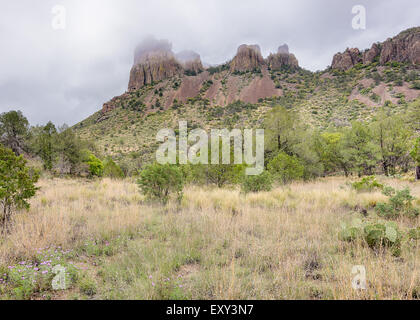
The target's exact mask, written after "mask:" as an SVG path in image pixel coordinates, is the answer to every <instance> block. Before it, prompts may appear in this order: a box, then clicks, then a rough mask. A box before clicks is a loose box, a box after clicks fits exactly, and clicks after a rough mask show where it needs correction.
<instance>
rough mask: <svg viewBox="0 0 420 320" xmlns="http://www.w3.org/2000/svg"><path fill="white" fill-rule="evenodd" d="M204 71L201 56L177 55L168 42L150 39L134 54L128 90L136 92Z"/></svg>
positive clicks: (191, 52) (188, 52)
mask: <svg viewBox="0 0 420 320" xmlns="http://www.w3.org/2000/svg"><path fill="white" fill-rule="evenodd" d="M203 70H204V68H203V65H202V63H201V59H200V55H198V54H197V53H195V52H193V51H182V52H180V53H178V54H177V55H175V54H174V53H173V52H172V44H170V43H169V42H168V41H167V40H156V39H154V38H148V39H146V40H144V41H143V42H142V43H141V44H140V45H139V46H138V47H137V48H136V51H135V53H134V65H133V67H132V69H131V72H130V81H129V84H128V89H129V90H130V91H135V90H138V89H140V88H141V87H143V86H144V85H147V84H152V83H155V82H158V81H162V80H165V79H168V78H171V77H174V76H177V75H182V74H184V73H187V74H191V75H195V74H197V73H200V72H202V71H203Z"/></svg>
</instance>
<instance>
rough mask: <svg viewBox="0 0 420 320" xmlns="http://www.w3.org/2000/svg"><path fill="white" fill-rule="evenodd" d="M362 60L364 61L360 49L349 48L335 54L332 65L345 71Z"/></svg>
mask: <svg viewBox="0 0 420 320" xmlns="http://www.w3.org/2000/svg"><path fill="white" fill-rule="evenodd" d="M361 61H362V57H361V55H360V51H359V49H357V48H352V49H349V48H347V49H346V51H344V52H343V53H337V54H335V55H334V58H333V62H332V64H331V67H332V68H333V69H338V70H342V71H345V70H348V69H350V68H351V67H353V66H355V65H356V64H358V63H359V62H361Z"/></svg>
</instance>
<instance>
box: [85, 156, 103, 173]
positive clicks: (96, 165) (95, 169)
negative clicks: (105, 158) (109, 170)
mask: <svg viewBox="0 0 420 320" xmlns="http://www.w3.org/2000/svg"><path fill="white" fill-rule="evenodd" d="M86 163H87V164H88V166H89V174H90V175H91V176H96V177H102V175H103V173H104V164H103V163H102V161H101V160H100V159H98V158H96V157H95V156H94V155H93V154H90V155H89V156H88V159H87V161H86Z"/></svg>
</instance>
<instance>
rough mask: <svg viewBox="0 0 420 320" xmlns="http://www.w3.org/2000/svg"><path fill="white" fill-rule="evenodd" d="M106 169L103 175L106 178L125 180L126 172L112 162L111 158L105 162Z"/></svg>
mask: <svg viewBox="0 0 420 320" xmlns="http://www.w3.org/2000/svg"><path fill="white" fill-rule="evenodd" d="M103 165H104V169H103V175H104V177H109V178H112V179H122V178H124V172H123V171H122V169H121V168H120V167H119V166H118V165H117V164H116V163H115V162H114V160H112V158H111V157H107V158H106V159H105V160H104V161H103Z"/></svg>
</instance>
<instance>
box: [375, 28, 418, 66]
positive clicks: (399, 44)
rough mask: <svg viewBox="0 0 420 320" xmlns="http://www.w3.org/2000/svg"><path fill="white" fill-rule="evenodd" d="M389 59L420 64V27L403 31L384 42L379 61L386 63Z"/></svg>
mask: <svg viewBox="0 0 420 320" xmlns="http://www.w3.org/2000/svg"><path fill="white" fill-rule="evenodd" d="M389 61H398V62H409V63H412V64H420V28H413V29H409V30H406V31H404V32H401V33H400V34H399V35H398V36H396V37H394V38H391V39H388V40H387V41H385V42H384V43H383V46H382V50H381V57H380V59H379V62H380V63H381V64H385V63H387V62H389Z"/></svg>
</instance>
